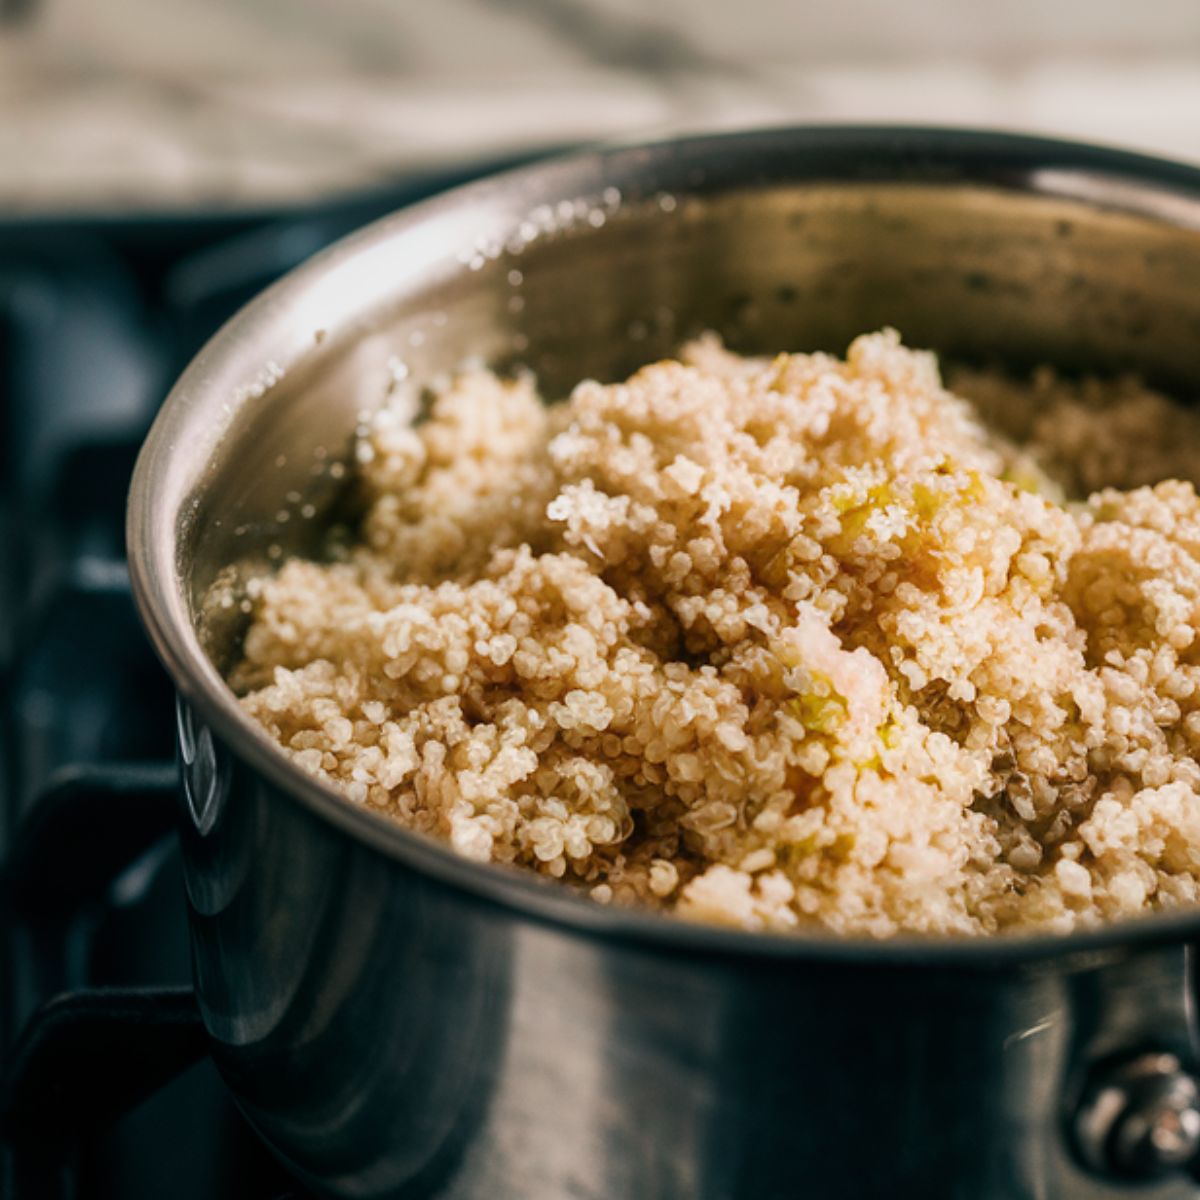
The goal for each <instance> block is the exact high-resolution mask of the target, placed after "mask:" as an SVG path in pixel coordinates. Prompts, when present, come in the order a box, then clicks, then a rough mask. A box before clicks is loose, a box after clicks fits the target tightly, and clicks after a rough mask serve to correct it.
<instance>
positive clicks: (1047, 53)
mask: <svg viewBox="0 0 1200 1200" xmlns="http://www.w3.org/2000/svg"><path fill="white" fill-rule="evenodd" d="M23 5H32V7H31V8H29V10H28V11H27V12H25V13H24V15H22V8H23ZM5 12H8V13H9V14H10V16H9V17H8V18H7V19H4V20H0V207H3V208H5V209H7V210H9V211H13V210H37V211H45V210H64V209H74V210H79V209H88V210H97V209H109V210H111V209H121V210H129V209H148V208H153V209H162V208H173V207H179V206H188V207H192V206H196V205H209V206H223V205H242V204H255V203H271V202H279V201H282V200H293V199H303V198H308V197H313V196H317V195H325V194H330V193H333V192H338V191H342V190H350V189H354V188H356V187H362V186H367V185H370V184H372V183H377V182H379V181H381V180H384V179H387V178H390V177H394V176H396V175H397V174H399V173H401V172H403V171H405V170H408V169H411V168H413V167H418V166H422V165H430V164H434V163H445V162H449V161H455V160H465V159H469V158H471V157H472V156H475V155H479V154H482V153H487V152H496V151H500V150H509V149H516V148H523V147H531V146H537V145H542V144H557V143H562V142H566V141H572V140H576V139H591V138H603V137H608V136H618V135H620V136H626V135H629V134H633V133H646V134H649V133H666V132H672V131H678V130H684V129H695V128H713V127H736V126H739V125H749V124H762V123H776V122H789V121H889V122H931V123H940V124H955V125H976V126H990V127H998V128H1009V129H1025V130H1031V131H1037V132H1049V133H1055V134H1061V135H1065V136H1071V137H1080V138H1086V139H1090V140H1094V141H1102V142H1107V143H1110V144H1117V145H1124V146H1132V147H1136V148H1139V149H1143V150H1148V151H1152V152H1158V153H1164V154H1168V155H1171V156H1174V157H1179V158H1185V159H1191V160H1195V161H1197V162H1200V4H1197V3H1195V0H1143V2H1142V3H1140V4H1138V5H1131V4H1129V3H1128V2H1127V0H1057V2H1056V3H1055V4H1053V5H1047V4H1044V3H1040V4H1034V3H1028V2H1026V0H989V2H988V3H986V4H985V3H982V2H979V0H910V2H909V3H908V4H907V5H905V6H897V5H895V4H894V3H891V2H890V0H859V2H858V3H855V4H851V5H845V6H839V7H837V8H835V6H830V5H821V6H819V7H818V6H816V5H812V6H806V5H804V4H802V3H795V2H792V0H739V2H738V3H736V4H729V3H712V2H702V0H658V3H655V4H647V3H643V2H642V0H436V2H431V3H417V2H416V0H346V2H344V3H340V4H338V5H336V6H335V5H333V4H330V3H327V2H326V0H159V2H158V3H155V2H154V0H106V2H105V3H103V4H86V3H85V2H84V0H43V2H42V3H39V2H38V0H0V14H3V13H5Z"/></svg>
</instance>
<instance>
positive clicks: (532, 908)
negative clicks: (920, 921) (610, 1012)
mask: <svg viewBox="0 0 1200 1200" xmlns="http://www.w3.org/2000/svg"><path fill="white" fill-rule="evenodd" d="M771 180H795V181H805V180H808V181H812V182H846V181H861V182H868V183H869V182H879V183H886V182H893V183H894V182H920V183H926V184H947V185H953V184H963V183H974V184H979V185H984V186H993V187H999V188H1004V189H1009V190H1018V191H1024V192H1028V193H1030V194H1039V195H1045V196H1047V197H1058V198H1062V199H1069V200H1076V201H1083V202H1085V203H1087V204H1090V205H1093V206H1096V207H1102V208H1107V209H1113V210H1121V211H1126V212H1131V213H1135V214H1140V215H1143V216H1147V217H1150V218H1152V219H1155V220H1158V221H1161V222H1163V223H1166V224H1172V225H1177V226H1182V227H1187V228H1192V229H1196V230H1200V169H1197V168H1193V167H1189V166H1186V165H1184V164H1180V163H1173V162H1169V161H1166V160H1162V159H1156V158H1151V157H1147V156H1144V155H1139V154H1134V153H1129V152H1125V151H1119V150H1112V149H1106V148H1102V147H1098V146H1088V145H1083V144H1079V143H1074V142H1065V141H1057V140H1053V139H1048V138H1040V137H1028V136H1024V135H1018V134H1009V133H998V132H984V131H973V130H961V129H939V128H910V127H887V126H872V127H862V126H818V127H801V128H780V129H764V130H755V131H748V132H736V133H726V134H716V135H699V136H693V137H686V138H680V139H675V140H671V141H664V142H650V143H628V144H620V145H609V146H605V147H601V148H597V149H592V150H585V151H583V152H579V153H574V154H571V155H568V156H564V157H561V158H556V159H551V160H547V161H545V162H541V163H537V164H535V165H533V166H528V167H522V168H518V169H516V170H512V171H507V172H505V173H503V174H501V175H498V176H494V177H491V178H488V179H484V180H481V181H478V182H475V183H471V184H468V185H466V186H463V187H459V188H456V189H454V190H453V191H450V192H448V193H446V194H444V195H442V196H439V197H435V198H434V199H432V200H427V201H424V202H423V203H420V204H417V205H416V206H414V207H412V208H409V209H405V210H402V211H401V212H399V213H396V214H393V215H392V216H389V217H385V218H383V219H382V220H380V221H376V222H374V223H373V224H371V225H368V226H367V227H366V228H364V229H363V230H360V231H359V232H357V233H355V234H352V235H351V236H350V237H348V238H344V239H342V240H341V241H339V242H337V243H335V244H334V245H333V246H331V247H329V248H328V249H326V250H325V251H323V252H321V253H320V254H318V255H316V256H315V257H314V258H313V259H311V260H309V261H308V262H306V263H305V264H303V265H302V266H300V267H298V268H297V269H295V270H294V271H292V272H290V273H289V274H288V275H286V276H285V277H284V278H283V279H281V280H280V281H279V282H277V283H276V284H274V285H273V286H272V287H270V288H269V289H267V290H266V291H265V292H264V293H263V294H261V295H260V296H258V297H257V298H256V299H255V300H253V301H251V302H250V303H249V304H248V305H247V306H246V307H245V308H243V309H242V310H241V311H240V312H239V313H237V314H236V315H235V316H234V317H233V318H232V319H231V320H230V321H229V322H228V323H227V324H226V325H225V326H224V328H222V329H221V330H220V331H219V332H218V333H217V334H216V335H215V336H214V337H213V338H212V339H211V340H210V341H209V343H208V344H207V345H206V346H205V347H204V349H203V350H202V351H201V352H200V354H199V355H198V356H197V357H196V359H195V360H194V361H193V362H192V364H191V365H190V366H189V367H188V369H187V370H186V371H185V373H184V374H183V376H182V377H181V378H180V380H179V382H178V383H177V384H176V385H175V387H174V388H173V389H172V391H171V393H170V395H169V396H168V398H167V400H166V402H165V403H164V405H163V407H162V410H161V412H160V413H159V415H158V418H157V419H156V420H155V422H154V425H153V428H152V429H151V431H150V434H149V436H148V437H147V439H146V442H145V444H144V446H143V448H142V451H141V453H140V455H139V457H138V461H137V466H136V468H135V470H134V474H133V481H132V485H131V490H130V498H129V508H128V519H127V529H126V533H127V541H128V552H129V568H130V576H131V581H132V586H133V593H134V598H135V601H136V604H137V607H138V610H139V613H140V615H141V618H142V621H143V623H144V624H145V627H146V629H147V631H148V633H149V635H150V638H151V641H152V642H153V644H154V647H155V650H156V652H157V653H158V655H159V657H160V659H161V660H162V662H163V664H164V665H165V667H166V668H167V670H168V672H169V673H170V675H171V676H172V678H173V680H174V682H175V684H176V686H177V688H178V689H179V691H180V693H181V694H182V695H183V697H184V698H185V699H186V700H187V702H188V703H189V704H191V705H192V706H193V708H194V710H195V711H196V713H197V714H198V716H199V717H200V718H201V719H203V720H204V721H205V722H207V723H208V724H209V725H210V726H211V727H212V729H213V730H214V732H215V733H216V734H217V735H218V736H219V737H220V738H221V739H222V740H223V741H224V742H225V743H226V744H227V745H228V746H229V747H230V748H231V749H232V750H233V751H234V752H235V753H236V754H237V755H239V756H240V757H241V758H243V759H244V760H245V761H246V762H247V763H248V764H250V765H251V766H252V767H254V768H255V769H256V770H257V771H259V772H261V773H262V774H263V775H264V776H265V777H266V778H267V779H269V780H270V781H271V782H272V783H274V784H275V785H277V786H278V787H279V788H280V789H281V790H283V791H285V792H286V793H288V795H289V796H291V797H294V798H295V799H296V800H297V801H298V802H299V803H301V804H303V805H305V807H306V808H308V809H309V810H310V811H312V812H313V813H315V814H316V815H317V816H319V817H321V818H322V819H324V820H327V821H328V822H330V823H331V824H333V825H335V826H337V827H338V828H340V829H341V830H343V831H344V832H346V833H347V834H349V835H351V836H352V837H354V838H356V839H358V840H360V841H362V842H365V843H367V844H369V845H370V846H372V847H373V848H374V849H376V850H377V851H379V852H380V853H382V854H385V855H387V856H389V857H391V858H393V859H395V860H397V861H398V862H401V863H403V864H405V865H406V866H408V867H409V868H411V869H413V870H415V871H419V872H421V873H422V874H425V875H428V876H430V877H432V878H434V879H436V880H438V881H440V882H441V883H443V884H445V885H448V886H450V887H453V888H456V889H460V890H462V891H464V892H468V893H472V894H474V895H475V896H476V897H478V898H479V899H481V900H485V901H489V902H494V903H498V904H501V905H503V906H504V907H506V908H508V909H510V910H513V911H515V912H518V913H521V914H524V915H527V916H529V917H531V918H534V919H536V920H539V921H543V922H548V923H550V924H552V925H554V926H557V927H560V928H565V929H570V930H572V931H574V932H576V933H578V934H582V935H586V936H593V937H599V938H603V939H606V940H616V941H622V942H634V943H641V944H644V945H647V946H653V947H655V948H657V949H659V950H661V951H668V952H669V951H675V952H678V953H684V954H705V955H716V956H735V957H737V958H743V959H759V960H763V961H776V962H778V961H780V960H791V961H799V960H804V961H809V962H826V963H830V964H833V963H845V964H861V965H871V964H877V965H881V966H882V965H894V966H900V965H917V964H921V965H929V966H941V967H951V966H958V967H964V968H967V967H971V968H982V969H987V968H996V967H1003V966H1013V965H1019V964H1021V963H1033V962H1036V961H1038V960H1044V959H1047V958H1053V957H1061V956H1065V955H1071V956H1075V955H1089V954H1096V953H1101V952H1104V951H1108V950H1113V949H1116V948H1118V947H1120V946H1122V945H1126V944H1128V943H1130V942H1132V941H1137V942H1139V943H1143V944H1146V943H1155V942H1172V941H1179V940H1184V939H1191V938H1193V937H1196V936H1197V935H1200V909H1196V910H1180V911H1178V912H1174V913H1166V914H1156V915H1153V916H1147V917H1139V918H1135V919H1130V920H1126V921H1121V922H1115V923H1113V924H1110V925H1106V926H1102V927H1098V928H1096V929H1092V930H1086V931H1083V932H1079V933H1073V934H1070V935H1046V934H1038V935H1032V936H1019V935H1014V936H1004V937H996V938H965V937H964V938H958V939H949V938H939V939H933V938H917V937H911V936H905V937H897V938H893V939H888V940H878V939H869V938H861V937H859V938H834V937H832V936H829V935H824V936H821V935H812V934H769V933H749V932H744V931H740V930H731V929H722V928H718V927H711V926H707V925H700V924H693V923H689V922H686V921H682V920H680V919H678V918H673V917H665V916H661V915H658V914H654V913H648V912H639V911H634V910H628V909H616V908H608V907H605V906H602V905H600V904H597V903H596V902H594V901H592V900H589V899H587V898H585V897H582V896H579V895H576V894H575V893H573V892H571V891H570V890H569V889H567V888H564V887H562V886H561V885H558V884H554V883H552V882H548V881H542V880H539V879H537V878H536V877H534V876H532V875H530V874H526V873H525V872H521V871H518V870H515V869H512V868H504V867H497V866H490V865H481V864H477V863H472V862H469V861H467V860H465V859H463V858H461V857H460V856H458V855H457V854H455V853H454V852H453V851H452V850H451V849H450V848H449V847H448V846H447V845H445V844H443V843H441V842H439V841H436V840H434V839H433V838H430V837H427V836H424V835H421V834H418V833H415V832H413V831H411V830H408V829H405V828H403V827H402V826H400V825H398V824H396V823H395V822H392V821H390V820H389V819H387V818H386V817H383V816H382V815H378V814H375V813H373V812H370V811H368V810H366V809H364V808H362V807H361V806H359V805H356V804H354V803H353V802H352V801H350V800H348V799H346V798H345V797H343V796H341V795H340V794H339V793H337V792H336V791H335V790H334V789H333V788H332V787H329V786H327V785H325V784H323V783H321V782H319V781H318V780H316V779H315V778H312V777H310V776H308V775H307V774H305V773H304V772H303V771H302V770H301V769H300V768H298V767H296V766H295V765H294V764H292V763H291V761H290V760H289V759H288V758H287V757H286V756H285V754H284V753H283V752H282V750H280V748H279V747H278V746H277V745H276V744H275V742H274V741H272V739H271V738H270V737H268V735H267V734H266V733H265V732H264V731H262V730H261V729H260V728H259V727H258V726H257V725H256V724H255V723H254V722H253V721H251V720H250V718H248V717H247V716H245V715H244V714H243V713H242V711H241V710H240V708H239V707H238V705H237V703H236V701H235V699H234V696H233V693H232V692H231V691H230V689H229V688H228V686H227V685H226V684H225V682H224V680H223V679H222V678H221V677H220V675H219V674H218V673H217V671H216V669H215V668H214V667H213V665H212V664H211V662H210V661H209V660H208V658H207V656H206V655H205V654H204V653H203V651H202V649H201V647H200V643H199V640H198V638H197V636H196V632H195V630H194V628H193V625H192V622H191V620H190V618H189V612H188V601H187V597H186V596H185V594H184V589H183V587H182V586H181V582H180V577H179V572H178V570H177V561H178V560H177V555H178V547H179V533H180V529H181V526H182V524H183V523H184V522H185V520H186V517H187V512H186V509H187V506H188V504H189V503H190V502H191V501H190V497H191V495H192V493H193V491H194V489H195V488H196V486H197V485H198V484H199V482H200V479H201V476H202V469H203V466H204V465H205V464H207V462H208V460H209V458H210V456H211V452H212V450H213V449H214V448H215V446H216V445H217V443H218V442H219V441H220V438H221V436H222V428H223V427H224V425H225V424H227V422H228V419H229V416H230V414H231V410H232V408H235V407H236V406H237V405H238V404H242V403H248V402H250V401H249V400H248V399H247V393H248V392H249V393H251V397H250V398H251V399H252V389H251V388H248V386H247V385H248V384H250V383H252V381H253V380H254V379H255V378H256V377H259V378H261V372H262V369H263V367H264V365H266V364H268V363H270V364H272V365H275V364H279V365H281V366H282V368H283V369H284V370H286V369H287V367H288V366H289V364H290V363H291V362H295V361H298V360H299V358H300V357H301V356H302V354H303V353H305V352H306V351H308V350H309V349H310V348H311V345H312V334H313V331H314V329H318V328H323V327H324V326H323V325H321V324H320V323H319V322H320V320H321V318H322V315H323V314H324V313H325V312H326V311H327V310H328V309H329V308H330V307H331V305H332V304H333V302H334V295H335V294H336V295H337V296H339V297H340V299H339V301H338V302H339V303H340V304H341V305H342V307H345V294H346V292H347V288H348V287H357V288H359V293H358V299H357V301H356V302H355V305H354V307H355V308H356V311H358V312H360V314H361V313H366V312H368V311H369V310H370V305H371V304H374V303H380V302H382V301H383V300H384V299H385V298H390V297H397V296H402V295H403V294H404V282H403V281H404V276H403V274H401V275H399V276H397V275H394V274H389V272H388V271H387V270H385V269H383V268H384V267H386V266H387V265H388V264H389V263H390V262H391V263H395V264H396V265H397V266H398V267H400V268H402V269H403V268H409V267H410V266H411V268H412V271H413V272H419V271H423V272H425V275H426V276H429V275H430V274H431V273H432V274H436V272H438V271H439V270H440V271H443V272H452V271H460V270H461V269H462V266H461V261H462V260H461V251H462V250H463V248H464V246H468V245H469V244H470V242H471V239H472V238H477V237H481V236H484V235H487V236H493V235H494V233H495V230H496V226H497V222H499V223H500V224H501V225H502V226H503V225H504V224H505V223H508V224H511V223H512V222H513V221H514V220H516V219H519V217H520V214H521V212H522V211H524V212H525V213H528V212H529V211H530V210H531V208H532V207H533V206H534V205H537V204H544V203H553V202H555V201H557V200H562V199H574V198H578V197H582V196H592V195H599V194H601V192H602V190H603V189H604V188H613V187H615V188H617V189H620V190H621V191H622V192H623V193H624V194H625V195H627V196H638V195H643V194H644V195H650V194H653V193H655V192H658V191H672V192H674V193H675V194H686V193H688V192H694V191H698V190H704V189H706V188H710V187H715V188H721V187H725V186H731V185H734V184H742V185H745V184H753V183H754V182H755V181H771ZM331 281H332V282H331ZM412 286H413V287H414V289H415V285H412ZM298 326H301V327H302V329H300V330H298V328H297V327H298ZM185 456H186V458H187V460H188V461H187V462H181V461H180V460H181V458H183V457H185Z"/></svg>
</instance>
